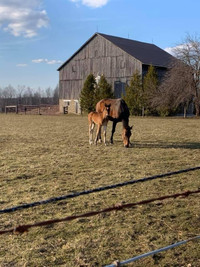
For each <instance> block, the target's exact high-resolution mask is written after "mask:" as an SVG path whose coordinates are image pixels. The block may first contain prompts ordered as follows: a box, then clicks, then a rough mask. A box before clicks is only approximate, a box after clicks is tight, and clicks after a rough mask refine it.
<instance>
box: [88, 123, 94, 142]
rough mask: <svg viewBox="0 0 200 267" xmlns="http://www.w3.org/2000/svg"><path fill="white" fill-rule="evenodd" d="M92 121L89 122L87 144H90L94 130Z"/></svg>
mask: <svg viewBox="0 0 200 267" xmlns="http://www.w3.org/2000/svg"><path fill="white" fill-rule="evenodd" d="M94 126H95V124H94V122H90V124H89V144H90V145H91V144H92V143H93V131H94Z"/></svg>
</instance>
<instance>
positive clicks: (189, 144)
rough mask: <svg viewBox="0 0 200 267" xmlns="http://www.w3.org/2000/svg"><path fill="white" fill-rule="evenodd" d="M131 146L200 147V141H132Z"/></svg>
mask: <svg viewBox="0 0 200 267" xmlns="http://www.w3.org/2000/svg"><path fill="white" fill-rule="evenodd" d="M131 144H132V145H131V147H130V148H164V149H170V148H173V149H200V143H198V142H180V143H168V142H162V141H161V142H159V141H153V142H139V141H132V142H131Z"/></svg>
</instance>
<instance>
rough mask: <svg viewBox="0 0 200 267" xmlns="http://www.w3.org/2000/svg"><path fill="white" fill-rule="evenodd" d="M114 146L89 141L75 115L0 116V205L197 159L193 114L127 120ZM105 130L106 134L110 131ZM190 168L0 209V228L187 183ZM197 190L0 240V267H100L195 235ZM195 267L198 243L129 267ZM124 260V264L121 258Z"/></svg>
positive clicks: (198, 183) (199, 138) (198, 138)
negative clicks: (126, 140)
mask: <svg viewBox="0 0 200 267" xmlns="http://www.w3.org/2000/svg"><path fill="white" fill-rule="evenodd" d="M131 124H133V125H134V127H133V136H132V142H133V147H132V148H129V149H125V148H124V147H123V144H122V141H121V125H118V126H117V131H116V133H115V137H114V141H115V143H114V145H108V146H106V147H105V146H104V145H103V144H98V145H97V146H95V145H93V146H90V145H89V142H88V125H87V118H86V117H84V116H83V117H82V116H24V115H4V114H1V115H0V125H1V129H0V190H1V191H0V192H1V193H0V209H3V208H6V207H12V206H15V205H19V204H22V203H28V202H33V201H37V200H42V199H47V198H50V197H54V196H59V195H65V194H68V193H70V192H77V191H82V190H85V189H91V188H96V187H99V186H103V185H109V184H114V183H119V182H122V181H127V180H130V179H138V178H141V177H144V176H149V175H154V174H159V173H165V172H168V171H174V170H179V169H185V168H187V167H189V168H190V167H194V166H197V165H199V163H200V160H199V151H200V120H198V119H180V118H179V119H178V118H167V119H166V118H165V119H164V118H131ZM110 127H111V125H110V126H109V129H108V137H109V135H110V131H111V128H110ZM199 187H200V171H195V172H191V173H187V174H181V175H176V176H174V177H171V178H166V179H163V180H155V181H149V182H146V183H142V184H137V185H132V186H131V185H130V186H126V187H123V188H118V189H113V190H109V191H104V192H101V193H95V194H91V195H87V196H81V197H78V198H74V199H71V200H68V201H61V202H57V203H55V204H53V203H51V204H48V205H42V206H39V207H35V208H30V209H27V210H23V211H16V212H14V213H12V214H2V215H1V216H0V229H1V230H3V229H9V228H12V227H15V226H17V225H19V224H26V223H33V222H38V221H43V220H48V219H52V218H62V217H66V216H68V215H72V214H81V213H85V212H88V211H91V210H100V209H103V208H106V207H109V206H112V205H114V204H116V203H129V202H136V201H140V200H144V199H149V198H152V197H156V196H162V195H167V194H173V193H177V192H183V191H186V190H196V189H198V188H199ZM199 199H200V198H199V195H193V196H189V197H188V198H186V199H185V198H178V199H176V200H166V201H163V202H156V203H152V204H148V205H145V206H138V207H137V208H132V209H128V210H125V211H119V212H111V213H110V214H104V215H97V216H94V217H91V218H85V219H79V220H75V221H72V222H68V223H58V224H56V225H51V226H48V227H41V228H33V229H31V230H30V231H29V232H28V233H26V234H22V235H8V234H7V235H3V236H1V238H0V266H2V267H4V266H67V267H68V266H69V267H71V266H75V267H76V266H91V267H93V266H102V265H106V264H109V263H111V262H113V261H114V260H116V259H119V260H125V259H127V258H130V257H133V256H136V255H139V254H141V253H145V252H147V251H150V250H154V249H157V248H160V247H163V246H167V245H169V244H171V243H174V242H177V241H179V240H184V239H187V238H190V237H192V236H195V235H197V234H199V233H200V227H199V226H200V214H199ZM187 264H191V266H199V265H200V260H199V242H192V243H188V244H187V245H183V246H181V247H178V248H175V249H172V250H169V251H167V252H163V253H160V254H157V255H156V256H153V257H148V258H145V259H143V260H140V261H138V262H136V263H135V264H134V266H187ZM129 266H133V265H131V264H130V265H129Z"/></svg>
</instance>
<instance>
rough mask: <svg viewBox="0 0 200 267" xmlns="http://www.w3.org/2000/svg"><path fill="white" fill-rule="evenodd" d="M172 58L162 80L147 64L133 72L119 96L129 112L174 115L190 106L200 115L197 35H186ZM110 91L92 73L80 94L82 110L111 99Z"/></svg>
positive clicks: (93, 107)
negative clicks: (142, 70)
mask: <svg viewBox="0 0 200 267" xmlns="http://www.w3.org/2000/svg"><path fill="white" fill-rule="evenodd" d="M173 52H174V56H175V60H174V61H173V62H172V64H171V66H170V68H169V69H168V70H167V72H166V74H165V76H164V78H163V79H162V80H159V79H158V75H157V72H156V69H155V68H154V67H153V66H149V68H148V71H147V73H146V75H145V76H144V77H142V75H141V74H140V73H139V72H136V73H133V76H132V77H131V80H130V82H129V84H127V85H126V88H125V94H124V95H122V98H124V100H125V101H126V103H127V105H128V107H129V109H130V113H131V114H132V115H142V116H144V115H161V116H167V115H173V114H177V112H182V109H183V110H184V116H186V113H187V110H188V108H189V106H190V105H193V107H194V108H193V110H194V113H195V114H196V116H199V115H200V41H199V38H198V37H197V36H195V37H191V36H190V35H187V36H186V38H185V40H184V42H183V43H182V44H180V45H178V46H176V48H175V49H174V51H173ZM113 97H114V95H113V90H112V88H111V85H110V84H109V83H108V82H107V80H106V78H105V77H104V75H102V76H101V77H100V80H99V82H98V83H97V82H96V80H95V77H94V75H93V74H90V75H89V76H88V77H87V79H86V80H85V83H84V86H83V89H82V91H81V94H80V105H81V109H82V111H86V112H90V111H92V110H95V105H96V103H97V102H98V101H99V100H100V99H102V98H113Z"/></svg>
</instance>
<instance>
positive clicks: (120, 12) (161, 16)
mask: <svg viewBox="0 0 200 267" xmlns="http://www.w3.org/2000/svg"><path fill="white" fill-rule="evenodd" d="M199 10H200V1H199V0H191V1H186V0H168V1H164V0H163V1H161V0H151V1H150V0H146V1H145V0H144V1H138V0H137V1H135V0H25V1H22V0H0V87H5V86H7V85H9V84H10V85H12V86H14V87H17V86H18V85H25V86H30V87H31V88H33V89H38V87H40V88H42V89H46V88H48V87H51V88H53V89H54V88H55V87H56V85H57V84H58V79H59V77H58V76H59V75H58V72H57V68H58V67H59V66H60V65H61V64H62V63H63V62H64V61H66V60H67V59H68V58H69V57H70V56H71V55H72V54H73V53H74V52H75V51H76V50H77V49H78V48H79V47H80V46H81V45H82V44H83V43H85V42H86V41H87V40H88V39H89V38H90V37H91V36H92V35H93V34H94V33H95V32H97V31H98V32H101V33H105V34H110V35H114V36H119V37H125V38H130V39H134V40H138V41H143V42H149V43H154V44H156V45H157V46H159V47H161V48H163V49H166V48H170V47H174V46H176V45H177V44H179V43H181V42H182V41H183V40H184V38H185V37H186V34H188V33H189V34H191V35H199V25H200V15H199Z"/></svg>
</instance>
